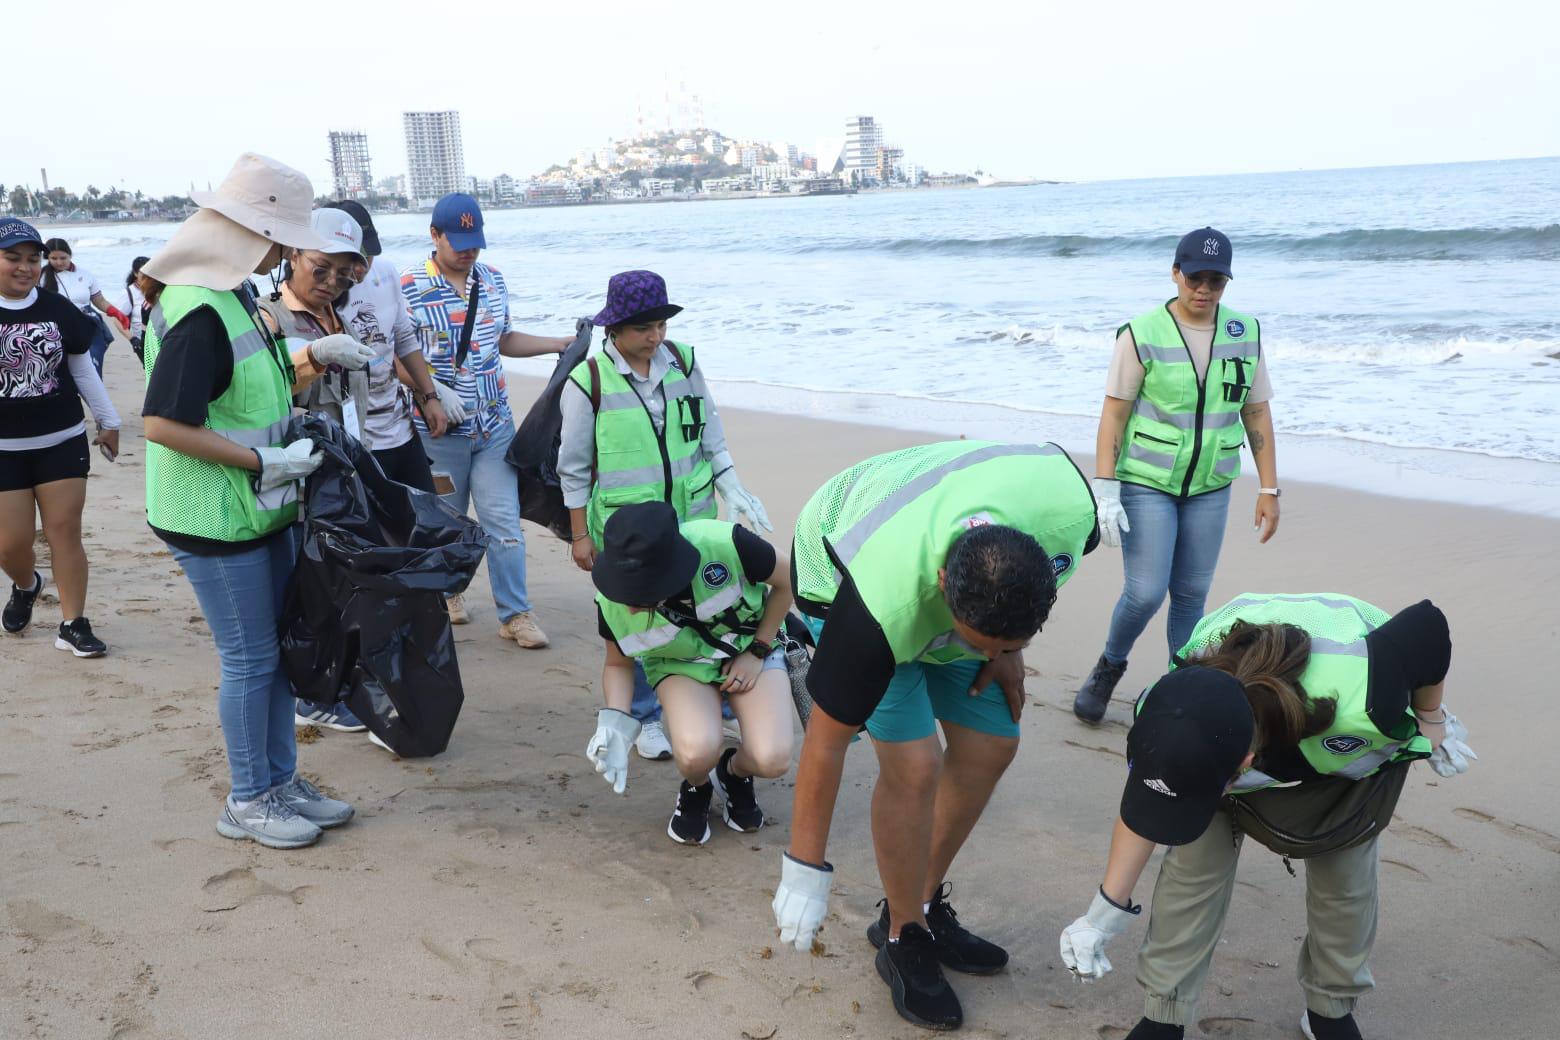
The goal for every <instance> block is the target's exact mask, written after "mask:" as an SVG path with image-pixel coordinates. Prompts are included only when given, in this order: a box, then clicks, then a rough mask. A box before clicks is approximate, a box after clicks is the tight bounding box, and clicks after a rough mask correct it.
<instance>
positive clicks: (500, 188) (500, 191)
mask: <svg viewBox="0 0 1560 1040" xmlns="http://www.w3.org/2000/svg"><path fill="white" fill-rule="evenodd" d="M516 191H517V185H516V184H515V179H514V178H513V177H511V176H509V174H507V173H501V174H499V175H498V176H497V177H494V178H493V201H495V202H500V203H505V204H511V203H513V202H514V201H515V196H516Z"/></svg>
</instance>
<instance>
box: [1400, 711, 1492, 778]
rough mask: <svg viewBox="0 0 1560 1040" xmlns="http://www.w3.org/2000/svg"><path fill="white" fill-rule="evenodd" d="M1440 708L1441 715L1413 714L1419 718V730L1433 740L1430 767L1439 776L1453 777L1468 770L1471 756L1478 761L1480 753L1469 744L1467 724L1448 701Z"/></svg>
mask: <svg viewBox="0 0 1560 1040" xmlns="http://www.w3.org/2000/svg"><path fill="white" fill-rule="evenodd" d="M1440 710H1441V718H1439V719H1436V718H1434V717H1433V716H1432V718H1429V719H1427V718H1425V717H1424V716H1423V715H1421V714H1419V712H1417V711H1416V712H1414V717H1415V718H1417V719H1418V720H1419V731H1420V732H1421V733H1423V734H1424V735H1425V737H1426V738H1428V739H1429V741H1430V746H1431V748H1432V750H1431V752H1430V768H1431V769H1434V770H1435V771H1436V775H1437V776H1442V777H1453V776H1456V775H1457V774H1458V773H1466V772H1467V771H1468V760H1469V759H1470V758H1471V759H1473V760H1474V761H1475V762H1477V761H1478V760H1479V756H1478V755H1475V754H1474V753H1473V748H1471V747H1469V746H1468V727H1467V726H1464V725H1463V724H1462V720H1461V719H1459V718H1458V717H1457V716H1456V715H1453V714H1452V713H1451V711H1449V710H1448V709H1447V707H1446V705H1444V704H1443V705H1441V709H1440Z"/></svg>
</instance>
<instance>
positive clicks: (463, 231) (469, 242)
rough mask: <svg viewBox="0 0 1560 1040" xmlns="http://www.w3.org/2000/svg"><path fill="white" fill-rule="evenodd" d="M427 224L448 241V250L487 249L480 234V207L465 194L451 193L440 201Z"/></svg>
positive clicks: (484, 239)
mask: <svg viewBox="0 0 1560 1040" xmlns="http://www.w3.org/2000/svg"><path fill="white" fill-rule="evenodd" d="M429 223H431V224H432V225H433V226H434V227H435V228H437V229H438V230H439V231H440V232H441V233H443V235H444V237H445V238H447V239H449V240H450V248H451V249H454V250H455V251H456V252H457V253H459V252H464V251H465V250H467V249H486V248H487V239H486V238H485V237H483V234H482V207H481V206H478V205H477V200H476V199H474V198H472V197H471V196H470V195H467V194H466V193H465V192H462V191H452V192H450V193H449V194H448V195H446V196H444V198H442V199H440V200H439V201H438V202H437V203H436V204H435V205H434V207H433V219H432V220H431V221H429Z"/></svg>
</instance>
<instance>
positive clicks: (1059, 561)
mask: <svg viewBox="0 0 1560 1040" xmlns="http://www.w3.org/2000/svg"><path fill="white" fill-rule="evenodd" d="M1072 565H1073V558H1072V553H1057V554H1056V555H1055V556H1053V557H1051V569H1052V570H1053V571H1055V572H1056V576H1057V577H1058V578H1060V577H1061V576H1062V575H1064V574H1066V573H1067V572H1068V570H1069V569H1071V567H1072Z"/></svg>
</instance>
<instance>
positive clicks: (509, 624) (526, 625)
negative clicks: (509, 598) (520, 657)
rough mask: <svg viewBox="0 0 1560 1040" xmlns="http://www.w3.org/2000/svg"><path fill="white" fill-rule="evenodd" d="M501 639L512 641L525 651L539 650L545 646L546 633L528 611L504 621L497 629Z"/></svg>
mask: <svg viewBox="0 0 1560 1040" xmlns="http://www.w3.org/2000/svg"><path fill="white" fill-rule="evenodd" d="M498 634H499V636H500V637H501V638H503V639H513V640H514V641H515V642H516V643H518V644H520V645H521V646H523V647H525V648H526V649H527V650H540V649H541V648H542V647H544V646H546V645H547V633H546V632H543V631H542V630H541V627H540V626H539V625H537V623H536V616H535V615H534V614H533V613H532V612H531V611H529V610H527V611H525V612H524V613H521V614H516V615H515V616H514V617H512V618H510V619H509V620H508V621H505V622H504V623H503V624H502V625H500V626H499V627H498Z"/></svg>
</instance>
